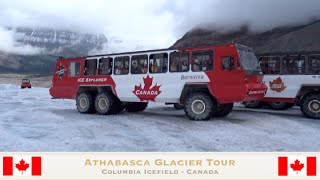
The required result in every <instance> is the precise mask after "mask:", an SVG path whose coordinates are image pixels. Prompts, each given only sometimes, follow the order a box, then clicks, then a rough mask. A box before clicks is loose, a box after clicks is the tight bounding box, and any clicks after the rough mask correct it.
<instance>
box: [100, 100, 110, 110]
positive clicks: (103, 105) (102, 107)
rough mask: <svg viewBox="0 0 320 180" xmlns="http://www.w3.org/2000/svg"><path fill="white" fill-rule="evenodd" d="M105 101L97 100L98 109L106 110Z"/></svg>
mask: <svg viewBox="0 0 320 180" xmlns="http://www.w3.org/2000/svg"><path fill="white" fill-rule="evenodd" d="M107 104H108V103H107V101H106V99H104V98H101V99H99V102H98V105H99V108H100V109H106V108H107Z"/></svg>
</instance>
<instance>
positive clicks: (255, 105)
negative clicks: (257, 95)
mask: <svg viewBox="0 0 320 180" xmlns="http://www.w3.org/2000/svg"><path fill="white" fill-rule="evenodd" d="M242 104H243V105H244V106H245V107H246V108H252V109H257V108H261V106H262V102H261V101H246V102H243V103H242Z"/></svg>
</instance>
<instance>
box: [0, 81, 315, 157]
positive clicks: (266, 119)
mask: <svg viewBox="0 0 320 180" xmlns="http://www.w3.org/2000/svg"><path fill="white" fill-rule="evenodd" d="M0 99H1V101H0V152H1V151H20V152H21V151H320V141H319V139H320V121H317V120H311V119H307V118H305V117H303V116H302V114H301V112H300V110H299V109H298V108H292V109H290V110H286V111H281V112H279V111H271V110H261V111H258V110H248V109H244V108H243V107H241V105H237V106H236V107H235V110H234V111H233V112H232V113H231V114H230V115H229V116H228V117H226V118H215V119H212V120H210V121H205V122H194V121H190V120H188V119H187V118H186V117H185V116H184V112H183V111H182V110H181V111H176V110H174V109H173V108H172V107H171V106H164V105H162V104H151V105H150V106H149V107H148V109H147V110H146V111H145V112H142V113H136V114H130V113H127V112H123V113H121V114H119V115H114V116H99V115H96V114H93V115H84V114H79V113H78V112H77V110H76V108H75V101H72V100H52V99H51V97H50V95H49V92H48V89H47V88H32V89H24V90H21V89H19V86H16V85H8V84H0Z"/></svg>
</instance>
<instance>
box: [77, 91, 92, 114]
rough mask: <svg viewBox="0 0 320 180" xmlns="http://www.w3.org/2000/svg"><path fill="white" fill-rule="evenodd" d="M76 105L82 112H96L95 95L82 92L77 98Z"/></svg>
mask: <svg viewBox="0 0 320 180" xmlns="http://www.w3.org/2000/svg"><path fill="white" fill-rule="evenodd" d="M76 105H77V109H78V111H79V112H80V113H93V112H94V100H93V95H92V94H90V93H88V92H82V93H80V94H79V95H78V96H77V98H76Z"/></svg>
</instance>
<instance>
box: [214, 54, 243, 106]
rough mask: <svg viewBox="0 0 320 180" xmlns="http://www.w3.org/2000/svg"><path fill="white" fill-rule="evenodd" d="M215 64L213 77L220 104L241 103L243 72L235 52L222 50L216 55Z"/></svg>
mask: <svg viewBox="0 0 320 180" xmlns="http://www.w3.org/2000/svg"><path fill="white" fill-rule="evenodd" d="M215 56H216V58H215V59H217V60H218V62H219V63H217V67H216V71H217V76H215V77H216V78H215V82H216V83H215V85H216V86H217V88H216V90H217V93H218V94H219V95H218V97H219V99H220V101H221V102H222V103H228V102H232V101H233V102H234V101H238V100H239V101H241V99H242V98H244V97H243V96H244V94H245V93H246V87H245V83H244V79H245V77H244V72H243V70H242V68H241V65H240V62H239V58H238V54H237V53H236V51H231V50H229V49H228V50H222V51H219V53H216V55H215Z"/></svg>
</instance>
